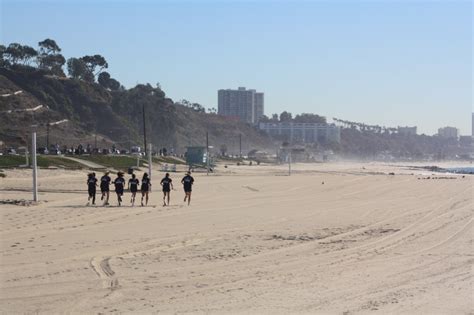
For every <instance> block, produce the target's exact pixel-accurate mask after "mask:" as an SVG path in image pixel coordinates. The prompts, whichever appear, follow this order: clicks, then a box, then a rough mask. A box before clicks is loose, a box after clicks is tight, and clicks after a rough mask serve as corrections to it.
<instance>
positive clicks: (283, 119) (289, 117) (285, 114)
mask: <svg viewBox="0 0 474 315" xmlns="http://www.w3.org/2000/svg"><path fill="white" fill-rule="evenodd" d="M292 119H293V116H292V115H291V113H289V112H287V111H284V112H283V113H281V114H280V121H281V122H291V121H292Z"/></svg>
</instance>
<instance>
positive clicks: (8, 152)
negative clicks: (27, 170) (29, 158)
mask: <svg viewBox="0 0 474 315" xmlns="http://www.w3.org/2000/svg"><path fill="white" fill-rule="evenodd" d="M7 154H9V155H17V153H16V150H15V149H13V148H8V149H7Z"/></svg>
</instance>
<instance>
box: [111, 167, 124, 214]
mask: <svg viewBox="0 0 474 315" xmlns="http://www.w3.org/2000/svg"><path fill="white" fill-rule="evenodd" d="M114 184H115V193H116V194H117V201H118V205H119V207H120V206H121V205H122V196H123V189H124V187H125V178H123V173H122V172H118V173H117V178H116V179H115V180H114Z"/></svg>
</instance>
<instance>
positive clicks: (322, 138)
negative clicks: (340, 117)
mask: <svg viewBox="0 0 474 315" xmlns="http://www.w3.org/2000/svg"><path fill="white" fill-rule="evenodd" d="M259 127H260V130H264V131H265V132H266V133H268V134H269V135H270V136H280V137H283V138H285V139H286V140H287V141H290V142H292V143H294V142H302V143H316V142H319V143H330V142H337V143H339V142H340V141H341V129H340V127H338V126H336V125H335V124H318V123H293V122H261V123H260V124H259Z"/></svg>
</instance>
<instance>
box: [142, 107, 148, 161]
mask: <svg viewBox="0 0 474 315" xmlns="http://www.w3.org/2000/svg"><path fill="white" fill-rule="evenodd" d="M142 109H143V110H142V111H143V145H144V148H145V154H146V153H147V152H146V151H147V150H146V121H145V116H146V115H145V103H143V106H142Z"/></svg>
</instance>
